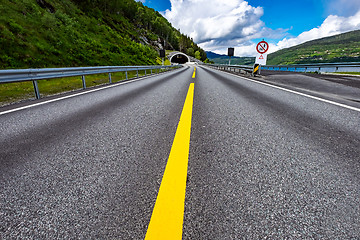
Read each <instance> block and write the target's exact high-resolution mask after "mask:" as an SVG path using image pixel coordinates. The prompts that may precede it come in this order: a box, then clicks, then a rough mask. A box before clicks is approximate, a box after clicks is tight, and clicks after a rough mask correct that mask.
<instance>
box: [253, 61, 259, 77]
mask: <svg viewBox="0 0 360 240" xmlns="http://www.w3.org/2000/svg"><path fill="white" fill-rule="evenodd" d="M257 74H260V64H257V63H255V64H254V68H253V75H257Z"/></svg>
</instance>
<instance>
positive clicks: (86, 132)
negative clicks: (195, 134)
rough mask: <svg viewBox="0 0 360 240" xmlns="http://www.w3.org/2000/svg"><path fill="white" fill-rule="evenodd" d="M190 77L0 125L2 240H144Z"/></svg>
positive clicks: (48, 107)
mask: <svg viewBox="0 0 360 240" xmlns="http://www.w3.org/2000/svg"><path fill="white" fill-rule="evenodd" d="M192 73H193V70H192V69H189V68H183V69H181V70H178V71H175V72H171V73H167V74H164V75H161V76H156V77H152V78H149V79H144V80H140V81H137V82H133V83H129V84H125V85H122V86H119V87H114V88H109V89H106V90H102V91H98V92H93V93H90V94H85V95H81V96H78V97H75V98H69V99H66V100H62V101H58V102H53V103H50V104H45V105H42V106H38V107H33V108H30V109H27V110H22V111H18V112H14V113H10V114H6V115H2V116H0V118H1V127H0V128H1V137H0V139H1V143H0V146H1V147H0V149H1V150H0V156H1V157H0V158H1V161H0V162H1V168H0V169H1V170H0V172H1V175H0V176H1V178H0V181H1V184H0V194H1V197H0V199H1V203H0V222H1V224H0V238H1V239H14V238H15V239H16V238H19V239H26V238H30V239H31V238H32V239H56V238H58V239H78V238H80V239H96V238H100V239H103V238H107V239H143V238H144V237H145V233H146V229H147V225H148V223H149V221H150V217H151V212H152V208H153V205H154V203H155V199H156V196H157V191H158V188H159V185H160V181H161V178H162V174H163V171H164V168H165V165H166V161H167V158H168V154H169V152H170V148H171V144H172V141H173V138H174V135H175V131H176V127H177V124H178V121H179V117H180V113H181V110H182V107H183V103H184V100H185V96H186V93H187V88H188V86H189V82H190V81H191V75H192Z"/></svg>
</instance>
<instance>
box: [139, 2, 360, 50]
mask: <svg viewBox="0 0 360 240" xmlns="http://www.w3.org/2000/svg"><path fill="white" fill-rule="evenodd" d="M142 2H143V3H144V4H145V5H146V6H148V7H151V8H154V9H155V10H157V11H159V12H161V13H162V14H163V15H164V17H166V18H167V19H168V20H169V22H171V23H172V25H173V26H174V27H176V28H180V30H181V32H183V33H185V34H187V35H189V36H191V37H193V39H194V41H195V42H197V43H198V44H199V45H200V46H201V47H203V48H204V49H205V50H210V51H214V52H217V53H225V52H226V49H227V47H230V46H232V47H235V55H237V56H253V55H254V54H255V47H254V45H256V43H257V42H258V41H259V40H262V38H264V39H265V40H266V41H268V42H269V43H270V50H269V51H271V52H273V51H276V50H278V49H281V48H286V47H291V46H294V45H297V44H300V43H302V42H305V41H309V40H313V39H316V38H320V37H326V36H331V35H335V34H339V33H342V32H347V31H351V30H357V29H360V0H301V1H299V0H290V1H289V0H287V1H285V0H247V1H245V0H226V1H224V0H142Z"/></svg>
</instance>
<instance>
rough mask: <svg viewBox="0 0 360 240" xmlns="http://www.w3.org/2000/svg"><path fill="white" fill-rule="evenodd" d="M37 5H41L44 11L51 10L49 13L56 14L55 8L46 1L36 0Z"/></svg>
mask: <svg viewBox="0 0 360 240" xmlns="http://www.w3.org/2000/svg"><path fill="white" fill-rule="evenodd" d="M36 2H37V4H39V6H40V7H41V8H43V9H47V10H49V12H51V13H55V8H54V7H53V6H52V5H51V4H50V3H48V2H46V1H45V0H36Z"/></svg>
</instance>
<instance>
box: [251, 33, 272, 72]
mask: <svg viewBox="0 0 360 240" xmlns="http://www.w3.org/2000/svg"><path fill="white" fill-rule="evenodd" d="M268 50H269V44H268V43H267V42H265V41H264V40H262V41H261V42H259V43H258V44H257V45H256V51H257V52H258V53H257V55H256V60H255V65H254V68H253V75H255V74H260V69H261V65H266V60H267V54H266V52H267V51H268Z"/></svg>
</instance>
